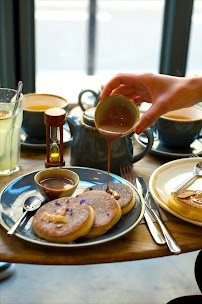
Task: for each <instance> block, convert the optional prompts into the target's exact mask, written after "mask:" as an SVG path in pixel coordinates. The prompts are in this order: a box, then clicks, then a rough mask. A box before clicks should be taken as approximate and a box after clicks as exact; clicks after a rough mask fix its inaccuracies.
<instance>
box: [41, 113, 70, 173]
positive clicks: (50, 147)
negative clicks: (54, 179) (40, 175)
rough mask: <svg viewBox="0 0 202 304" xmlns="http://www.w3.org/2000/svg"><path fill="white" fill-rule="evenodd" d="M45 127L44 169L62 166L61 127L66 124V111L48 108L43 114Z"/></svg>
mask: <svg viewBox="0 0 202 304" xmlns="http://www.w3.org/2000/svg"><path fill="white" fill-rule="evenodd" d="M44 122H45V125H46V160H45V167H46V168H49V167H59V166H64V165H65V161H64V158H63V125H64V124H65V122H66V111H65V110H63V109H60V108H50V109H48V110H46V111H45V113H44Z"/></svg>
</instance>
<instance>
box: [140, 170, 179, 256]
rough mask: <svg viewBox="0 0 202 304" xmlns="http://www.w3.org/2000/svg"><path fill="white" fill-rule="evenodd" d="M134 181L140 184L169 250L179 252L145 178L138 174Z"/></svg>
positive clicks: (174, 252) (147, 204)
mask: <svg viewBox="0 0 202 304" xmlns="http://www.w3.org/2000/svg"><path fill="white" fill-rule="evenodd" d="M136 183H137V185H138V184H139V187H140V185H141V187H142V193H143V198H144V199H145V203H146V206H147V207H148V208H149V210H150V211H151V213H152V215H153V216H154V218H155V219H156V221H157V222H158V224H159V226H160V228H161V230H162V232H163V235H164V237H165V240H166V243H167V245H168V248H169V250H170V251H171V252H172V253H173V254H179V253H181V249H180V246H179V245H178V243H177V241H176V240H175V239H174V237H173V236H172V234H171V233H170V232H169V230H168V228H167V227H166V225H165V224H164V222H163V219H162V217H161V215H160V213H159V210H158V207H157V204H156V202H155V200H154V199H153V197H152V195H151V193H150V192H149V190H148V188H147V185H146V182H145V180H144V179H143V178H142V177H141V176H139V177H137V178H136Z"/></svg>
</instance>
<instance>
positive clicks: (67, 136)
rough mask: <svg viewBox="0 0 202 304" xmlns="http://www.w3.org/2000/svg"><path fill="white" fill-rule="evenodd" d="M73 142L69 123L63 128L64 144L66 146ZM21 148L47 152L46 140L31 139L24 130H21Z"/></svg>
mask: <svg viewBox="0 0 202 304" xmlns="http://www.w3.org/2000/svg"><path fill="white" fill-rule="evenodd" d="M71 141H72V136H71V132H70V129H69V125H68V123H66V124H65V125H64V128H63V142H64V145H67V144H69V143H70V142H71ZM20 142H21V147H22V148H26V149H33V150H46V141H45V140H44V139H35V138H32V137H29V136H28V135H27V134H26V133H25V132H24V131H23V129H21V137H20Z"/></svg>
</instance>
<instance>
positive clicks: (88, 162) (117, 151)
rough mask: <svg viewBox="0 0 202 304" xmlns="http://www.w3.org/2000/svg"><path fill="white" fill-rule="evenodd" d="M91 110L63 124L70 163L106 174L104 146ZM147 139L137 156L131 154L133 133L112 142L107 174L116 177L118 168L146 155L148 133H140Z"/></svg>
mask: <svg viewBox="0 0 202 304" xmlns="http://www.w3.org/2000/svg"><path fill="white" fill-rule="evenodd" d="M94 113H95V108H90V109H88V110H86V111H85V112H84V113H83V115H82V117H81V118H78V117H75V116H71V114H70V115H68V116H67V121H68V123H69V126H70V130H71V134H72V136H73V140H72V146H71V158H70V164H71V165H72V166H80V167H91V168H96V169H101V170H104V171H107V164H108V145H107V141H106V140H105V139H104V138H103V137H101V135H100V133H99V132H98V131H97V129H96V127H95V123H94ZM144 134H145V135H146V137H147V138H148V143H147V146H146V147H145V149H144V150H143V151H141V152H140V153H139V154H137V155H134V152H133V139H132V136H133V132H132V133H130V134H129V135H127V136H123V137H120V138H118V139H116V140H114V141H113V142H112V148H111V159H110V172H113V173H115V174H120V167H127V166H131V165H132V164H133V163H134V162H137V161H138V160H140V159H142V158H143V157H144V156H145V155H147V154H148V153H149V151H150V149H151V147H152V144H153V135H152V133H151V132H150V130H146V131H144Z"/></svg>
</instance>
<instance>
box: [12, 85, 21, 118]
mask: <svg viewBox="0 0 202 304" xmlns="http://www.w3.org/2000/svg"><path fill="white" fill-rule="evenodd" d="M22 88H23V82H22V81H19V82H18V87H17V93H16V100H15V105H14V108H13V112H12V115H14V114H15V111H16V110H17V107H18V101H19V99H20V95H21V93H22Z"/></svg>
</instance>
